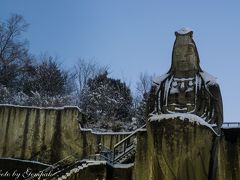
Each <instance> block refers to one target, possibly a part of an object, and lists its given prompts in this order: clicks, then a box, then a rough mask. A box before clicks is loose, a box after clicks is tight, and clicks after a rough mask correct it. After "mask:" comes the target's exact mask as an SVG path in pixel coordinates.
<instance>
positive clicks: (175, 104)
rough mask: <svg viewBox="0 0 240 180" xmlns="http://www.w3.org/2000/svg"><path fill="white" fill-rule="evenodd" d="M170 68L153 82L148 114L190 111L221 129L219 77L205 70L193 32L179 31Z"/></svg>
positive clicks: (221, 108)
mask: <svg viewBox="0 0 240 180" xmlns="http://www.w3.org/2000/svg"><path fill="white" fill-rule="evenodd" d="M175 35H176V40H175V42H174V46H173V51H172V65H171V68H170V70H169V71H168V72H167V73H166V74H164V75H163V76H161V77H160V78H159V79H158V80H156V81H154V82H153V85H152V88H151V92H150V97H149V102H148V103H149V104H148V106H147V114H150V113H152V114H171V113H190V114H195V115H197V116H199V117H201V118H202V119H204V120H205V121H206V122H208V123H209V124H213V126H214V124H216V126H215V127H216V128H215V129H216V130H217V131H218V130H220V128H221V125H222V122H223V106H222V98H221V93H220V89H219V85H218V84H217V82H216V80H215V79H216V78H214V77H213V76H211V75H209V74H208V73H206V72H205V71H203V70H202V69H201V67H200V65H199V61H200V60H199V55H198V51H197V47H196V45H195V42H194V41H193V39H192V35H193V31H191V30H189V29H186V28H183V29H181V30H179V31H177V32H175Z"/></svg>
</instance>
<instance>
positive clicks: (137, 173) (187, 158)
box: [133, 118, 240, 180]
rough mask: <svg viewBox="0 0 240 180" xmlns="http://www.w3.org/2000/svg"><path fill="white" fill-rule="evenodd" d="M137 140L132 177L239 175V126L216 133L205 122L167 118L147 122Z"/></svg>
mask: <svg viewBox="0 0 240 180" xmlns="http://www.w3.org/2000/svg"><path fill="white" fill-rule="evenodd" d="M137 142H138V144H137V154H136V157H135V166H134V171H133V179H134V180H146V179H147V180H159V179H161V180H175V179H178V180H181V179H182V180H192V179H195V180H206V179H209V180H215V179H216V180H225V179H229V180H238V179H240V173H239V172H240V129H222V135H221V137H217V136H216V134H215V133H213V131H212V130H211V129H210V128H208V127H206V126H203V125H197V123H193V122H188V121H183V120H179V119H177V118H176V119H167V120H161V121H153V122H148V126H147V131H145V132H144V131H140V132H138V136H137Z"/></svg>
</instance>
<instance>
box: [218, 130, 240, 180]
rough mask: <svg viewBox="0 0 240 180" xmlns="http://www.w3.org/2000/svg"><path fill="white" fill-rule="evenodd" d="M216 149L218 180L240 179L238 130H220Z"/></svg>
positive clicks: (239, 133)
mask: <svg viewBox="0 0 240 180" xmlns="http://www.w3.org/2000/svg"><path fill="white" fill-rule="evenodd" d="M222 133H223V135H222V136H221V140H220V142H219V148H218V168H217V179H218V180H225V179H227V180H238V179H240V129H222Z"/></svg>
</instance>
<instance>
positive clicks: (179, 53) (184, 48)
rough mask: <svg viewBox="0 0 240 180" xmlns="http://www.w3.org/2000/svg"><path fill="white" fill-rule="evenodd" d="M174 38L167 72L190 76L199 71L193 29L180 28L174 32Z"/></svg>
mask: <svg viewBox="0 0 240 180" xmlns="http://www.w3.org/2000/svg"><path fill="white" fill-rule="evenodd" d="M175 35H176V40H175V42H174V46H173V52H172V65H171V68H170V70H169V73H173V74H175V75H176V76H179V77H184V76H192V75H194V74H195V73H197V72H201V71H202V70H201V68H200V65H199V56H198V52H197V47H196V44H195V42H194V41H193V39H192V35H193V31H192V30H190V29H187V28H182V29H180V30H179V31H176V32H175Z"/></svg>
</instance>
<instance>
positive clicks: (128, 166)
mask: <svg viewBox="0 0 240 180" xmlns="http://www.w3.org/2000/svg"><path fill="white" fill-rule="evenodd" d="M133 166H134V163H130V164H114V165H113V167H114V168H121V169H127V168H131V167H133Z"/></svg>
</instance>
